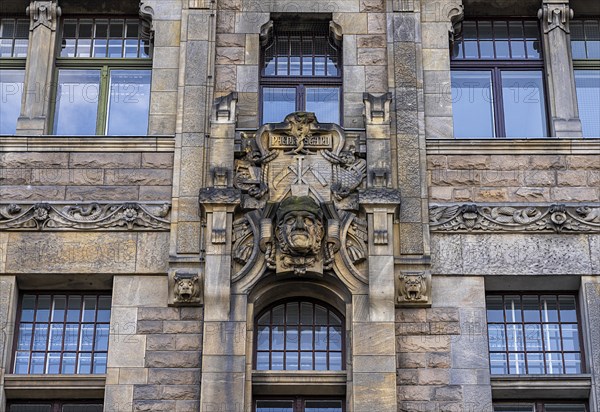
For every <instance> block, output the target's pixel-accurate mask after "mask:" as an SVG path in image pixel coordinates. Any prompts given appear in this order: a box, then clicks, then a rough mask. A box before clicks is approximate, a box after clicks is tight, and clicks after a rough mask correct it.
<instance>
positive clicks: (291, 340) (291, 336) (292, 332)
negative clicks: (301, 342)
mask: <svg viewBox="0 0 600 412" xmlns="http://www.w3.org/2000/svg"><path fill="white" fill-rule="evenodd" d="M285 336H286V338H285V345H286V346H285V347H286V349H287V350H297V349H298V328H297V327H291V328H290V327H288V329H287V331H286V334H285Z"/></svg>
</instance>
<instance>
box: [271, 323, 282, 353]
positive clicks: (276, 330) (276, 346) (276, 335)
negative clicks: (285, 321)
mask: <svg viewBox="0 0 600 412" xmlns="http://www.w3.org/2000/svg"><path fill="white" fill-rule="evenodd" d="M283 338H284V335H283V326H274V327H273V329H272V330H271V350H283Z"/></svg>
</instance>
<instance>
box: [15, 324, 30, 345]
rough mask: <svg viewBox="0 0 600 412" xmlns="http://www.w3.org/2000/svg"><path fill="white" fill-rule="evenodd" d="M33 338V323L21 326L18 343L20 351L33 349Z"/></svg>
mask: <svg viewBox="0 0 600 412" xmlns="http://www.w3.org/2000/svg"><path fill="white" fill-rule="evenodd" d="M32 336H33V325H32V324H31V323H21V324H20V325H19V338H18V341H17V349H18V350H29V349H30V347H31V337H32Z"/></svg>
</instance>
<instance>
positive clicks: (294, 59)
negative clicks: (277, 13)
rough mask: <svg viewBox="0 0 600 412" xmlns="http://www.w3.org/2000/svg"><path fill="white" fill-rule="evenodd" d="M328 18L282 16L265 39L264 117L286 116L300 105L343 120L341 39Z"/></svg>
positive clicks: (265, 119)
mask: <svg viewBox="0 0 600 412" xmlns="http://www.w3.org/2000/svg"><path fill="white" fill-rule="evenodd" d="M329 30H330V29H329V25H328V22H325V21H316V22H313V23H306V24H302V23H300V24H299V23H296V22H292V21H278V22H276V23H275V27H274V30H273V33H271V34H270V37H269V38H267V39H263V48H262V54H261V59H262V70H261V86H262V87H261V96H262V98H261V113H262V123H275V122H282V121H283V120H284V119H285V117H286V116H287V115H288V114H290V113H292V112H294V111H308V112H313V113H315V115H316V117H317V120H318V121H319V122H322V123H337V124H340V122H341V100H342V96H341V84H342V73H341V67H342V66H341V61H340V60H341V55H342V54H341V42H340V41H339V39H335V38H334V36H333V34H332V33H330V32H329Z"/></svg>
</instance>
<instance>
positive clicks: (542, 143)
mask: <svg viewBox="0 0 600 412" xmlns="http://www.w3.org/2000/svg"><path fill="white" fill-rule="evenodd" d="M426 146H427V154H428V155H452V154H473V155H477V154H488V155H489V154H509V155H529V154H540V155H556V154H582V155H585V154H589V155H598V154H600V139H557V138H547V139H544V138H540V139H426Z"/></svg>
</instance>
